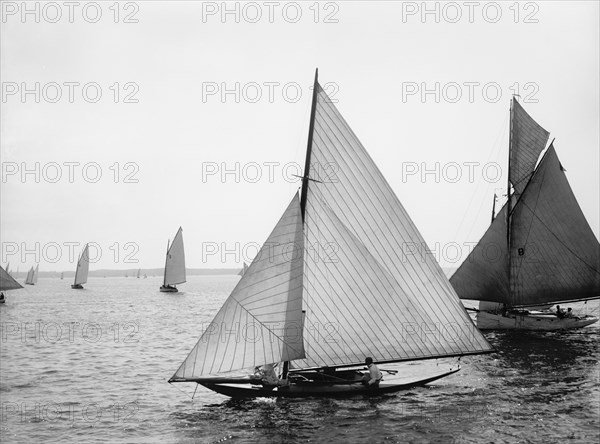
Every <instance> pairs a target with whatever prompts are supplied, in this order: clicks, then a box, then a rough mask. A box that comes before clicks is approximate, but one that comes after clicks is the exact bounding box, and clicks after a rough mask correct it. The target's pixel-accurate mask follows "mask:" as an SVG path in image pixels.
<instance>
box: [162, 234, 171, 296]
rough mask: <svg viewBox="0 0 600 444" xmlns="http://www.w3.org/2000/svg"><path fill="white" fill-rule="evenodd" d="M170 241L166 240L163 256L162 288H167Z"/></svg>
mask: <svg viewBox="0 0 600 444" xmlns="http://www.w3.org/2000/svg"><path fill="white" fill-rule="evenodd" d="M170 242H171V239H167V252H166V254H165V271H164V273H163V286H165V287H166V286H167V261H168V260H169V244H170Z"/></svg>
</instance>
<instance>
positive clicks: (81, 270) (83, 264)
mask: <svg viewBox="0 0 600 444" xmlns="http://www.w3.org/2000/svg"><path fill="white" fill-rule="evenodd" d="M89 271H90V252H89V246H88V244H85V248H84V249H83V253H81V256H79V258H78V260H77V268H76V269H75V281H74V282H73V284H71V288H73V289H77V290H81V289H83V284H85V283H86V282H87V278H88V273H89Z"/></svg>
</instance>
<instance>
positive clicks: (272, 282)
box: [169, 75, 492, 397]
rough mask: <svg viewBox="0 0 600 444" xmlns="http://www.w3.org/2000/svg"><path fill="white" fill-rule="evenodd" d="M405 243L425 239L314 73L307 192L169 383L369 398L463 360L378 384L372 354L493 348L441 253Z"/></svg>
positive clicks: (391, 358) (430, 377)
mask: <svg viewBox="0 0 600 444" xmlns="http://www.w3.org/2000/svg"><path fill="white" fill-rule="evenodd" d="M326 165H335V166H336V176H335V177H334V178H332V176H331V174H330V173H331V170H330V169H327V168H323V166H326ZM319 166H320V167H319ZM406 242H418V243H421V242H424V240H423V238H422V237H421V235H420V234H419V232H418V230H417V228H416V227H415V225H414V224H413V222H412V220H411V219H410V217H409V216H408V214H407V212H406V211H405V209H404V208H403V206H402V204H401V203H400V201H399V200H398V198H397V196H396V195H395V194H394V192H393V190H392V188H391V187H390V186H389V184H388V183H387V182H386V180H385V179H384V177H383V175H382V174H381V172H380V171H379V169H378V168H377V166H376V165H375V163H374V162H373V160H372V159H371V158H370V157H369V155H368V153H367V151H366V150H365V148H364V147H363V146H362V144H361V143H360V141H359V140H358V138H357V137H356V135H355V134H354V132H353V131H352V130H351V129H350V127H349V126H348V124H347V123H346V121H345V120H344V118H343V117H342V116H341V114H340V113H339V111H338V110H337V108H336V107H335V106H334V105H333V103H332V101H331V100H330V99H329V97H328V96H327V94H326V93H325V91H324V90H323V89H322V87H321V86H320V85H319V83H318V80H317V75H315V82H314V90H313V99H312V106H311V117H310V129H309V136H308V146H307V154H306V162H305V170H304V176H303V178H302V190H301V195H300V196H298V195H297V194H296V195H295V196H294V197H293V198H292V200H291V202H290V203H289V205H288V206H287V208H286V209H285V211H284V212H283V215H282V217H281V219H280V220H279V222H278V223H277V224H276V225H275V228H274V229H273V231H272V232H271V234H270V235H269V237H268V239H267V240H266V241H265V243H264V244H263V246H262V248H261V250H260V251H259V253H258V254H257V256H256V258H255V259H254V260H253V261H252V263H251V264H250V266H249V267H248V270H247V271H246V273H244V275H243V276H242V277H241V279H240V280H239V282H238V283H237V285H236V287H235V288H234V290H233V291H232V293H231V294H230V296H229V297H228V299H227V300H226V301H225V303H224V304H223V306H222V307H221V309H220V310H219V312H218V313H217V314H216V316H215V318H214V319H213V321H212V322H211V323H210V324H209V325H208V327H207V328H206V329H205V330H204V332H203V334H202V335H201V337H200V339H199V340H198V342H197V344H196V345H195V346H194V347H193V349H192V350H191V352H190V353H189V355H188V356H187V358H185V360H184V361H183V363H182V364H181V366H180V367H179V368H178V369H177V371H176V372H175V374H174V375H173V376H172V377H171V379H170V380H169V382H171V383H174V382H195V383H197V384H201V385H203V386H205V387H207V388H209V389H211V390H213V391H216V392H218V393H221V394H225V395H228V396H232V397H263V396H267V397H312V396H325V397H343V396H353V395H359V394H366V395H371V394H380V393H391V392H396V391H398V390H402V389H405V388H408V387H412V386H415V385H423V384H427V383H428V382H431V381H434V380H437V379H439V378H442V377H445V376H448V375H450V374H452V373H454V372H456V371H458V369H459V368H458V367H457V368H450V367H445V368H443V366H440V367H434V368H433V369H430V370H429V371H420V372H418V374H415V373H414V372H413V373H412V374H409V373H397V372H395V370H393V369H384V368H382V371H383V372H384V374H385V376H384V378H383V381H382V382H381V383H380V384H379V386H378V387H377V388H373V387H368V386H365V385H363V383H362V381H363V376H364V375H363V374H362V373H361V371H360V370H361V369H362V367H363V365H364V362H365V358H366V357H372V359H373V360H374V361H375V362H376V363H377V364H391V363H398V362H401V361H405V362H411V361H417V360H427V359H436V358H442V357H455V356H462V355H469V354H480V353H486V352H490V351H492V347H491V346H490V344H489V343H488V342H487V341H486V339H485V338H484V337H483V335H482V334H481V333H480V332H479V330H477V329H476V328H475V326H474V325H473V323H472V321H471V319H470V317H469V315H468V314H467V312H466V311H465V309H464V308H463V307H462V305H461V303H460V300H459V299H458V297H457V295H456V293H455V292H454V290H453V288H452V286H451V285H450V283H449V281H448V279H447V278H446V277H445V275H444V273H443V271H442V269H441V267H440V266H439V265H438V263H437V262H436V260H435V258H434V257H433V255H432V254H427V255H426V256H425V257H424V258H421V257H419V258H417V257H416V256H414V255H404V254H403V248H402V246H403V245H405V243H406ZM332 245H336V248H331V246H332ZM328 247H330V248H328Z"/></svg>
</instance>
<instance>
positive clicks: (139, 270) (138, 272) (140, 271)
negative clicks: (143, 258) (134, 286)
mask: <svg viewBox="0 0 600 444" xmlns="http://www.w3.org/2000/svg"><path fill="white" fill-rule="evenodd" d="M141 273H142V269H141V268H138V271H137V275H136V276H135V277H136V278H138V279H139V278H140V274H141Z"/></svg>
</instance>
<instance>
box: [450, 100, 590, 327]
mask: <svg viewBox="0 0 600 444" xmlns="http://www.w3.org/2000/svg"><path fill="white" fill-rule="evenodd" d="M510 117H511V119H510V121H511V123H510V141H509V156H508V157H509V159H508V185H507V196H508V198H507V202H506V203H505V204H504V206H503V207H502V208H501V209H500V211H499V212H498V214H497V215H495V216H494V215H493V219H492V223H491V225H490V226H489V228H488V229H487V231H486V232H485V234H484V235H483V237H482V238H481V239H480V241H479V243H478V244H477V245H476V246H475V248H474V249H473V250H472V251H471V252H470V254H469V256H468V257H467V258H466V259H465V261H464V262H463V263H462V264H461V266H460V267H459V268H458V269H457V270H456V272H455V273H454V274H453V275H452V276H451V277H450V282H451V283H452V285H453V286H454V289H455V290H456V292H457V293H458V295H459V297H460V298H461V299H470V300H477V301H480V302H479V309H478V310H476V321H477V327H478V328H481V329H517V330H544V331H547V330H563V329H571V328H580V327H584V326H586V325H590V324H593V323H594V322H596V321H597V320H598V318H596V317H593V316H574V315H570V314H569V313H564V312H562V311H559V308H558V307H557V311H556V312H550V311H540V308H541V307H543V306H546V307H548V306H550V307H551V306H553V305H554V304H561V303H565V302H575V301H585V300H589V299H596V298H600V244H599V243H598V240H597V239H596V236H595V235H594V232H593V231H592V229H591V228H590V225H589V224H588V222H587V220H586V218H585V216H584V214H583V212H582V211H581V208H580V207H579V204H578V202H577V199H576V198H575V195H574V194H573V191H572V190H571V187H570V185H569V182H568V180H567V177H566V175H565V169H564V168H563V166H562V164H561V163H560V161H559V159H558V155H557V154H556V150H555V148H554V141H552V142H551V143H550V145H549V146H548V148H547V149H546V152H545V153H544V155H543V156H542V158H541V160H540V161H539V163H538V162H537V161H538V157H539V156H540V154H541V153H542V151H543V150H544V148H545V147H546V143H547V142H548V139H549V136H550V133H549V132H548V131H546V130H545V129H544V128H542V127H541V126H540V125H539V124H538V123H537V122H536V121H535V120H534V119H533V118H532V117H531V116H530V115H529V114H527V112H526V111H525V110H524V109H523V107H521V105H520V104H519V102H518V101H517V100H516V98H513V99H512V102H511V109H510ZM536 163H537V167H535V166H536Z"/></svg>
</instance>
